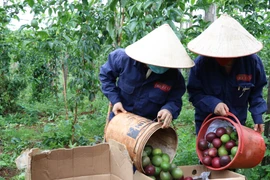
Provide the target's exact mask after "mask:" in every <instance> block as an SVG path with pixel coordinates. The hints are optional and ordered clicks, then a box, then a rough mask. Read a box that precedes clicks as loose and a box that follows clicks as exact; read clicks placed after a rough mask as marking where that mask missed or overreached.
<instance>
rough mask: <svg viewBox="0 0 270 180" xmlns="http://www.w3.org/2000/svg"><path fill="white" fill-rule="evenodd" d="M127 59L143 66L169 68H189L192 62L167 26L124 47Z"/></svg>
mask: <svg viewBox="0 0 270 180" xmlns="http://www.w3.org/2000/svg"><path fill="white" fill-rule="evenodd" d="M125 50H126V53H127V55H128V56H129V57H131V58H133V59H135V60H137V61H140V62H142V63H145V64H151V65H156V66H161V67H169V68H190V67H192V66H194V62H193V61H192V60H191V58H190V57H189V55H188V54H187V52H186V50H185V48H184V47H183V45H182V44H181V42H180V40H179V39H178V37H177V36H176V34H175V33H174V31H173V30H172V29H171V27H170V26H169V25H168V24H164V25H162V26H160V27H158V28H157V29H155V30H153V31H152V32H150V33H149V34H147V35H146V36H144V37H143V38H141V39H140V40H138V41H136V42H135V43H133V44H131V45H129V46H127V47H126V49H125Z"/></svg>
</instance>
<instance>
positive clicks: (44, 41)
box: [0, 0, 270, 179]
mask: <svg viewBox="0 0 270 180" xmlns="http://www.w3.org/2000/svg"><path fill="white" fill-rule="evenodd" d="M214 3H215V4H216V5H217V7H218V9H217V12H218V15H219V14H221V13H228V14H230V15H231V16H233V17H235V18H236V19H237V20H239V21H240V23H242V24H243V26H244V27H245V28H247V29H248V31H250V32H251V33H252V34H253V35H254V36H255V37H256V38H258V39H259V40H261V41H262V42H263V44H264V48H263V49H262V51H260V52H259V53H258V54H259V55H260V57H261V59H262V60H263V63H264V65H265V68H266V73H267V75H269V72H270V68H269V67H270V66H269V62H268V61H267V60H268V59H269V58H270V57H269V52H268V49H270V39H269V37H270V34H269V32H270V31H269V28H270V27H269V26H270V18H269V12H270V11H269V1H267V0H248V1H243V0H219V1H218V0H198V1H195V0H184V1H180V0H177V1H173V0H170V1H163V0H155V1H153V0H138V1H128V0H121V1H117V0H109V1H108V2H107V3H106V4H104V3H102V1H100V0H91V1H87V0H83V1H72V2H70V1H66V0H59V1H56V0H50V1H42V0H37V1H34V0H25V1H18V2H17V1H16V2H15V1H10V3H9V5H7V6H5V7H0V30H1V31H0V42H1V43H0V44H1V45H0V46H1V50H0V55H1V56H0V77H1V78H0V129H1V131H0V137H1V139H0V140H1V141H0V150H2V152H3V153H2V154H1V155H0V167H1V168H2V167H5V168H10V167H11V168H15V164H14V159H15V158H16V157H17V156H18V155H19V154H20V152H21V151H23V150H25V149H26V148H32V147H38V148H41V149H54V148H59V147H67V148H70V147H75V146H79V145H93V144H96V143H100V142H102V140H103V133H104V132H103V131H104V125H105V120H106V115H107V109H108V100H107V99H106V98H105V97H104V96H103V94H102V93H101V92H100V84H99V80H98V73H99V67H100V65H101V64H103V63H104V62H105V61H106V59H107V56H108V54H109V52H110V51H112V50H113V49H115V48H118V47H126V46H127V45H129V44H131V43H133V42H135V41H136V40H138V39H139V38H141V37H143V36H144V35H146V34H147V33H149V32H150V31H152V30H153V29H155V28H156V27H158V26H160V25H161V24H164V23H168V24H169V25H170V26H171V27H172V29H173V30H174V31H175V33H176V35H177V36H178V38H179V39H180V40H181V42H182V44H183V45H184V46H185V47H186V45H187V43H188V42H189V41H190V40H192V39H193V38H195V37H196V36H198V35H199V34H200V33H201V32H202V31H203V30H204V29H206V28H207V27H208V26H209V25H210V22H207V21H205V20H204V17H203V15H202V14H198V13H196V15H194V11H196V10H206V11H208V10H209V7H210V5H211V4H214ZM27 6H28V7H30V8H31V13H32V14H34V17H33V19H32V21H31V22H29V23H28V24H25V25H23V26H22V27H21V28H20V29H18V30H17V31H10V30H9V29H8V28H7V26H8V25H9V23H10V22H11V20H12V19H16V20H19V19H20V18H19V17H18V16H17V15H18V13H19V12H20V11H21V12H24V11H25V10H26V7H27ZM46 14H48V15H49V16H47V15H46ZM189 25H192V26H189ZM188 53H189V54H190V56H191V57H192V58H193V59H194V58H195V57H196V55H195V54H193V53H191V52H188ZM182 72H183V74H184V77H185V79H186V80H187V78H188V70H183V71H182ZM1 114H5V116H1ZM173 125H174V127H175V128H176V130H177V133H178V136H179V139H178V141H179V142H178V143H179V147H178V149H177V155H176V157H175V159H174V161H175V163H177V164H178V165H188V164H198V158H197V156H196V152H195V139H196V135H195V126H194V109H193V107H192V105H191V104H190V103H189V102H188V97H187V94H185V95H184V97H183V109H182V111H181V114H180V116H179V118H178V119H177V120H175V121H174V122H173ZM247 125H248V126H249V127H252V126H253V122H252V120H251V117H250V116H249V117H248V122H247ZM266 157H269V150H267V153H266ZM1 168H0V169H1ZM239 172H240V173H242V174H245V175H246V176H247V177H248V179H260V178H261V179H263V178H267V179H269V174H270V173H269V167H268V166H261V165H260V166H257V167H255V168H252V169H245V170H242V169H241V170H239ZM260 174H261V175H260ZM15 179H23V173H21V175H18V176H17V177H15Z"/></svg>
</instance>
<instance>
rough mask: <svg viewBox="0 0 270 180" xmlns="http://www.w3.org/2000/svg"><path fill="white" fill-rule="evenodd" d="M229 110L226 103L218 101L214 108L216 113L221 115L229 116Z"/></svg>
mask: <svg viewBox="0 0 270 180" xmlns="http://www.w3.org/2000/svg"><path fill="white" fill-rule="evenodd" d="M228 112H229V108H228V106H227V105H226V104H225V103H218V104H217V106H216V108H215V110H214V114H216V115H220V116H227V113H228Z"/></svg>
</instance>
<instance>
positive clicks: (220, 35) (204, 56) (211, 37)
mask: <svg viewBox="0 0 270 180" xmlns="http://www.w3.org/2000/svg"><path fill="white" fill-rule="evenodd" d="M262 47H263V46H262V44H261V43H260V42H259V41H257V40H256V39H255V38H254V37H253V36H252V35H251V34H250V33H249V32H247V31H246V30H245V29H244V27H242V26H241V25H240V24H239V23H238V22H237V21H236V20H235V19H233V18H232V17H230V16H229V15H221V16H220V17H219V18H218V19H217V20H215V21H214V22H213V23H212V24H211V25H210V26H209V27H208V28H207V29H206V30H205V31H204V32H202V33H201V34H200V35H199V36H198V37H196V38H195V39H194V40H192V41H191V42H190V43H188V48H189V49H190V50H191V51H192V52H194V53H196V54H199V55H200V56H198V57H197V58H196V59H195V64H196V65H195V66H194V67H193V68H192V69H191V71H190V75H189V79H188V84H187V91H188V93H189V100H190V102H192V104H193V105H194V107H195V123H196V133H197V134H198V132H199V130H200V128H201V125H202V123H203V121H204V119H205V118H206V117H207V116H208V115H209V114H210V113H214V114H216V115H221V116H227V112H231V113H233V114H234V115H235V116H236V117H237V118H238V119H239V121H240V122H241V124H242V125H245V122H246V119H247V111H248V110H249V111H250V113H251V116H252V118H253V121H254V124H255V125H254V130H255V131H258V132H260V133H262V132H263V131H264V126H263V123H264V121H263V117H262V114H263V113H264V112H266V110H267V106H266V102H265V100H264V99H263V94H262V91H263V87H264V86H265V85H266V84H267V79H266V75H265V71H264V66H263V63H262V61H261V59H260V58H259V56H258V55H256V52H258V51H260V50H261V49H262Z"/></svg>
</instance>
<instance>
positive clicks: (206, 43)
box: [188, 14, 263, 58]
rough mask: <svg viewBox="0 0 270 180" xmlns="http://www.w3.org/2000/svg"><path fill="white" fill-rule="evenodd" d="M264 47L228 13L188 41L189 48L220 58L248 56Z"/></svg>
mask: <svg viewBox="0 0 270 180" xmlns="http://www.w3.org/2000/svg"><path fill="white" fill-rule="evenodd" d="M262 47H263V45H262V43H261V42H259V41H258V40H257V39H256V38H255V37H254V36H252V35H251V34H250V33H249V32H248V31H247V30H246V29H245V28H244V27H243V26H242V25H241V24H240V23H239V22H237V21H236V20H235V19H233V18H232V17H230V16H229V15H227V14H224V15H221V16H220V17H219V18H218V19H217V20H215V21H214V22H213V23H212V24H211V25H210V26H209V27H208V28H207V29H206V30H204V31H203V32H202V33H201V34H200V35H199V36H198V37H196V38H195V39H193V40H192V41H190V42H189V43H188V49H189V50H190V51H192V52H194V53H196V54H200V55H204V56H210V57H219V58H234V57H241V56H247V55H250V54H254V53H256V52H258V51H260V50H261V49H262Z"/></svg>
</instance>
